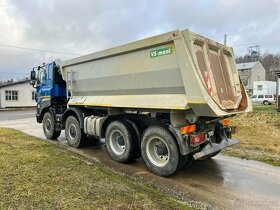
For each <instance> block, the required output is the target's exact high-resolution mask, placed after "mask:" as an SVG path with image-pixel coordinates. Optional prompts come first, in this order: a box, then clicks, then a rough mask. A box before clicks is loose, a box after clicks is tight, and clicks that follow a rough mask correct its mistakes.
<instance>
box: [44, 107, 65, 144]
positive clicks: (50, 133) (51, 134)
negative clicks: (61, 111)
mask: <svg viewBox="0 0 280 210" xmlns="http://www.w3.org/2000/svg"><path fill="white" fill-rule="evenodd" d="M42 123H43V131H44V134H45V136H46V138H47V139H57V138H58V137H59V136H60V133H61V131H56V130H55V122H54V118H53V116H52V114H51V113H50V112H46V113H45V114H44V117H43V122H42Z"/></svg>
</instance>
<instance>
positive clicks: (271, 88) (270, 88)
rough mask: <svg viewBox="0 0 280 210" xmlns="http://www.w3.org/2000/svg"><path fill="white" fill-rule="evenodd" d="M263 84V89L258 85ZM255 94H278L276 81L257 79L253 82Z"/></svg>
mask: <svg viewBox="0 0 280 210" xmlns="http://www.w3.org/2000/svg"><path fill="white" fill-rule="evenodd" d="M258 86H261V89H260V88H259V87H258ZM253 94H254V95H260V94H276V82H273V81H256V82H254V83H253Z"/></svg>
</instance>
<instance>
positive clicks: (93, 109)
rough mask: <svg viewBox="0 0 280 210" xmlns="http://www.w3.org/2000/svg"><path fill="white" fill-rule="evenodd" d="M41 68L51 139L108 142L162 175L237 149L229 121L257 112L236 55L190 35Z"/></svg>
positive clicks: (37, 75) (40, 89) (40, 98)
mask: <svg viewBox="0 0 280 210" xmlns="http://www.w3.org/2000/svg"><path fill="white" fill-rule="evenodd" d="M36 68H37V72H36V71H35V70H34V69H35V68H33V70H32V72H31V79H32V82H31V84H32V85H34V87H36V89H37V96H36V101H37V122H38V123H42V124H43V130H44V133H45V135H46V137H47V138H49V139H56V138H57V137H58V136H59V135H60V132H61V130H64V129H65V135H66V139H67V141H68V143H69V144H70V145H71V146H73V147H81V146H83V145H84V143H85V142H86V141H88V137H89V136H95V137H98V138H105V142H106V147H107V150H108V152H109V154H110V156H111V157H112V158H113V159H114V160H116V161H118V162H122V163H126V162H130V161H132V160H134V159H136V158H139V157H142V158H143V160H144V162H145V164H146V165H147V167H148V168H149V169H150V170H151V171H152V172H153V173H155V174H158V175H160V176H168V175H171V174H173V173H174V172H176V171H177V170H179V169H180V168H182V167H184V166H185V165H187V164H188V163H189V162H190V161H192V160H193V159H196V160H201V159H207V158H211V157H212V156H214V155H216V154H218V153H219V152H220V151H221V150H222V149H223V148H225V147H228V146H231V145H233V144H235V143H237V142H238V141H237V140H234V139H232V138H231V134H232V133H234V132H235V131H236V127H234V126H230V125H229V120H228V119H227V118H229V117H231V116H234V115H236V114H240V113H246V112H249V111H251V110H252V105H251V104H250V101H249V100H248V96H247V94H246V91H245V89H244V86H243V85H242V83H241V82H240V79H239V75H238V71H237V69H236V66H235V61H234V53H233V50H232V48H229V47H226V46H224V45H222V44H219V43H217V42H214V41H212V40H209V39H207V38H205V37H202V36H200V35H197V34H195V33H193V32H190V31H189V30H183V31H179V30H177V31H172V32H169V33H165V34H161V35H158V36H155V37H151V38H147V39H144V40H140V41H136V42H133V43H129V44H126V45H122V46H119V47H115V48H112V49H108V50H104V51H100V52H96V53H92V54H89V55H85V56H81V57H78V58H74V59H71V60H68V61H60V60H57V61H55V62H52V63H49V64H44V65H43V66H39V67H36Z"/></svg>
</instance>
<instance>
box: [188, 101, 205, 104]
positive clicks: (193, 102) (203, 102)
mask: <svg viewBox="0 0 280 210" xmlns="http://www.w3.org/2000/svg"><path fill="white" fill-rule="evenodd" d="M188 104H207V103H206V102H205V101H188Z"/></svg>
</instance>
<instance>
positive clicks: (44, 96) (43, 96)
mask: <svg viewBox="0 0 280 210" xmlns="http://www.w3.org/2000/svg"><path fill="white" fill-rule="evenodd" d="M40 98H50V96H40Z"/></svg>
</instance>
